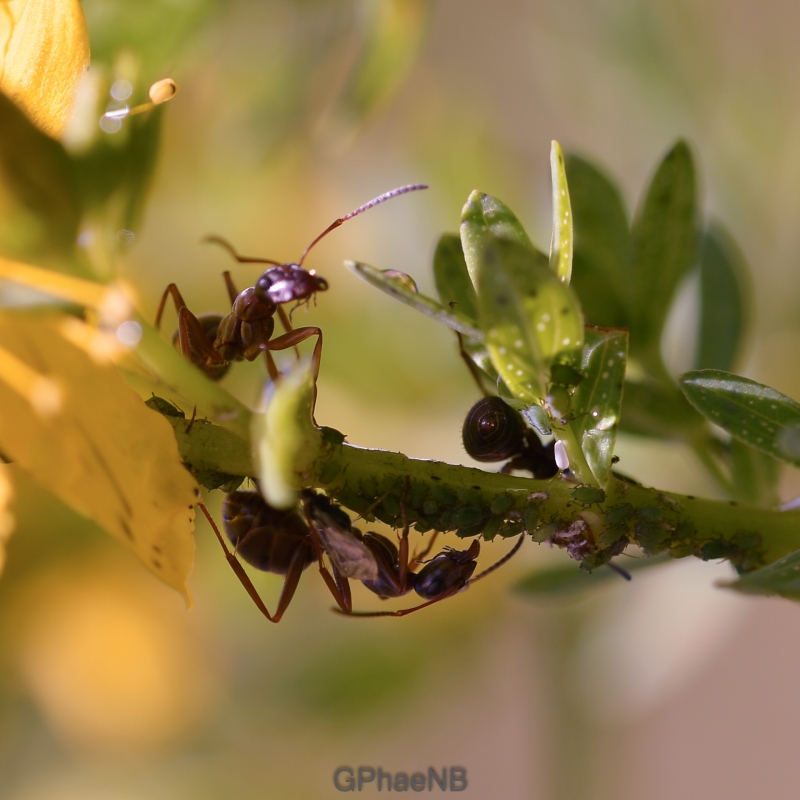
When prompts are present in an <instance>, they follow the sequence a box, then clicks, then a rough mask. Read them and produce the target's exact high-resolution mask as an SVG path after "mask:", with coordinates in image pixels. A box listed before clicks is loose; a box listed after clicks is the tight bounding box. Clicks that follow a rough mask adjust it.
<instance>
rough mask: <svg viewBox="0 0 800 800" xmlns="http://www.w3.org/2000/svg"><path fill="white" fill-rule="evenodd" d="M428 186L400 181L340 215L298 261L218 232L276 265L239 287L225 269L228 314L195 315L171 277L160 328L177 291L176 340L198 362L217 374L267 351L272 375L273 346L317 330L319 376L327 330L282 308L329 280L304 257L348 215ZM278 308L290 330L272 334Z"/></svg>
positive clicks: (246, 260)
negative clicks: (295, 324)
mask: <svg viewBox="0 0 800 800" xmlns="http://www.w3.org/2000/svg"><path fill="white" fill-rule="evenodd" d="M426 188H427V186H424V185H423V184H412V185H410V186H401V187H399V188H397V189H392V191H390V192H386V193H385V194H382V195H380V196H379V197H376V198H374V199H373V200H370V201H369V202H368V203H365V204H364V205H363V206H359V207H358V208H357V209H355V210H354V211H351V212H350V213H349V214H345V216H343V217H339V218H338V219H336V220H334V221H333V222H332V223H331V224H330V225H329V226H328V227H327V228H325V230H324V231H322V233H320V234H319V235H318V236H317V237H316V238H315V239H314V240H313V241H312V242H311V244H310V245H309V246H308V247H307V248H306V249H305V250H304V251H303V254H302V256H301V257H300V260H299V261H298V262H297V263H296V264H281V263H279V262H278V261H272V260H271V259H268V258H251V257H248V256H241V255H239V254H238V253H237V252H236V250H235V249H234V248H233V247H232V246H231V245H230V244H229V243H228V242H227V241H225V240H224V239H222V238H220V237H218V236H209V237H207V238H206V241H209V242H214V243H216V244H220V245H222V246H223V247H225V248H226V249H227V250H228V252H229V253H230V254H231V255H232V256H233V257H234V258H235V259H236V260H237V261H239V262H240V263H261V264H271V265H272V266H270V267H269V268H268V269H267V270H265V271H264V273H263V274H262V275H261V277H260V278H259V279H258V280H257V281H256V283H255V285H254V286H249V287H248V288H246V289H244V290H243V291H242V292H238V291H237V289H236V287H235V285H234V283H233V279H232V278H231V275H230V272H227V271H226V272H224V273H223V278H224V280H225V285H226V286H227V288H228V296H229V297H230V301H231V306H232V308H231V312H230V313H229V314H227V315H226V316H224V317H217V316H216V315H214V316H212V315H209V316H201V317H198V316H195V315H194V314H193V313H192V312H191V311H189V309H188V308H187V306H186V302H185V301H184V299H183V297H182V296H181V293H180V292H179V291H178V287H177V285H176V284H174V283H171V284H170V285H169V286H167V288H166V289H165V290H164V294H163V295H162V296H161V302H160V303H159V305H158V310H157V312H156V319H155V325H156V328H158V327H159V325H160V324H161V317H162V315H163V313H164V308H165V306H166V303H167V298H168V297H172V301H173V303H174V305H175V310H176V312H177V314H178V332H177V334H176V344H177V345H178V347H179V349H180V351H181V352H182V353H183V354H184V355H185V356H186V357H187V358H189V359H191V361H192V363H193V364H195V365H196V366H197V367H199V368H200V369H201V370H203V372H205V373H206V375H208V376H209V377H210V378H212V379H213V380H217V379H219V378H220V377H222V375H223V374H224V373H225V371H226V370H227V368H228V366H229V365H230V364H231V363H232V362H234V361H243V360H247V361H254V360H255V359H256V358H258V356H259V355H261V354H262V353H263V354H264V357H265V359H266V362H267V369H268V371H269V375H270V377H271V378H272V379H273V380H277V378H278V370H277V367H276V366H275V363H274V361H273V360H272V356H271V355H270V351H272V350H287V349H289V348H291V347H296V346H297V345H298V344H300V343H301V342H304V341H305V340H306V339H309V338H311V337H312V336H316V337H317V343H316V345H315V346H314V352H313V355H312V364H313V370H314V375H315V376H316V375H317V374H318V373H319V363H320V358H321V355H322V331H321V330H320V329H319V328H318V327H313V326H308V327H303V328H296V329H292V326H291V323H290V321H289V317H288V315H287V314H286V313H285V311H284V310H283V309H282V308H281V304H282V303H290V302H295V303H298V304H302V303H304V302H309V301H310V299H311V298H312V297H314V296H315V295H316V293H317V292H322V291H325V290H326V289H327V288H328V283H327V281H326V280H325V279H324V278H322V277H320V276H319V275H317V274H316V273H315V272H314V271H313V270H306V269H304V268H303V261H304V260H305V258H306V256H307V255H308V253H309V251H310V250H311V248H312V247H314V245H316V244H317V242H319V241H320V240H321V239H322V238H323V237H325V236H327V235H328V234H329V233H330V232H331V231H332V230H334V229H336V228H338V227H339V226H340V225H342V223H344V222H346V221H347V220H349V219H352V218H353V217H355V216H357V215H358V214H361V213H362V212H364V211H367V210H368V209H370V208H372V207H373V206H376V205H378V204H379V203H383V202H384V201H385V200H389V199H391V198H393V197H397V196H399V195H401V194H406V193H407V192H413V191H417V190H419V189H426ZM276 312H277V313H278V315H279V316H280V318H281V322H282V323H283V326H284V328H285V329H286V333H284V334H282V335H281V336H277V337H275V338H274V339H273V338H272V334H273V331H274V329H275V320H274V316H275V314H276Z"/></svg>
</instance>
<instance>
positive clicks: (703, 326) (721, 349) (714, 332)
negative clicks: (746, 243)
mask: <svg viewBox="0 0 800 800" xmlns="http://www.w3.org/2000/svg"><path fill="white" fill-rule="evenodd" d="M746 277H747V265H746V264H745V261H744V256H743V255H742V253H741V251H740V250H739V249H738V247H737V246H736V244H735V243H734V241H733V239H731V237H730V236H728V235H727V234H726V233H725V232H724V230H722V229H721V228H720V227H718V226H715V227H712V228H711V229H710V230H709V231H708V233H706V235H705V238H704V239H703V244H702V247H701V249H700V333H699V339H698V343H697V355H696V357H695V364H694V368H695V369H724V370H730V369H731V367H733V365H734V364H735V362H736V356H737V355H738V353H739V351H740V349H741V347H740V345H741V339H742V334H743V333H744V329H745V327H746V319H747V316H748V313H747V312H748V309H747V308H746V301H747V295H748V294H749V292H747V291H746V289H745V285H744V284H745V281H746Z"/></svg>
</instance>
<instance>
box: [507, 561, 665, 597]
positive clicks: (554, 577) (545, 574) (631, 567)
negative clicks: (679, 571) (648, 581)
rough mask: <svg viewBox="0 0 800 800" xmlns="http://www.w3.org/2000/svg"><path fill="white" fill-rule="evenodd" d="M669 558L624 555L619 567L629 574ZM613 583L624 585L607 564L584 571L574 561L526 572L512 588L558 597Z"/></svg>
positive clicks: (527, 592)
mask: <svg viewBox="0 0 800 800" xmlns="http://www.w3.org/2000/svg"><path fill="white" fill-rule="evenodd" d="M667 561H669V556H655V557H653V558H639V559H632V558H626V559H621V560H620V566H622V567H624V569H626V570H627V571H628V572H630V573H636V572H639V571H640V570H643V569H648V568H650V567H657V566H659V565H660V564H664V563H666V562H667ZM612 582H617V583H618V584H620V585H622V584H624V582H625V581H624V579H623V578H622V577H621V576H620V575H618V574H617V573H616V572H614V570H613V569H609V568H608V567H600V568H599V569H595V570H592V572H585V571H584V570H582V569H580V567H579V566H578V565H577V564H567V565H564V566H557V567H549V568H547V567H546V568H544V569H537V570H535V571H534V572H531V573H530V574H529V575H526V576H525V577H524V578H522V580H520V581H519V582H518V583H516V584H515V585H514V589H513V590H514V591H515V592H517V593H519V594H527V595H530V596H534V597H559V596H564V595H571V594H576V593H578V592H582V591H586V590H587V589H593V588H594V587H596V586H601V585H603V584H607V583H612Z"/></svg>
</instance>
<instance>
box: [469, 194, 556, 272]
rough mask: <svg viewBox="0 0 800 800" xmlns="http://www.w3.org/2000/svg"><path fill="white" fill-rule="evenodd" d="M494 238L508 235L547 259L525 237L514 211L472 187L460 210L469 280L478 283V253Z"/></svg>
mask: <svg viewBox="0 0 800 800" xmlns="http://www.w3.org/2000/svg"><path fill="white" fill-rule="evenodd" d="M494 238H501V239H508V240H509V241H512V242H516V243H517V244H519V245H521V246H523V247H526V248H528V249H529V250H531V251H532V252H533V253H535V254H536V255H537V256H540V257H541V258H542V259H544V260H545V261H547V258H546V256H545V255H544V254H543V253H540V252H539V251H538V250H537V249H536V248H535V247H534V246H533V243H532V242H531V240H530V239H529V238H528V234H527V233H525V229H524V228H523V227H522V223H521V222H520V221H519V220H518V219H517V218H516V217H515V216H514V212H513V211H511V209H510V208H509V207H508V206H507V205H505V204H504V203H503V202H501V201H500V200H498V199H497V198H496V197H492V195H490V194H482V193H481V192H478V191H474V192H473V193H472V194H471V195H470V196H469V197H468V198H467V202H466V205H465V206H464V208H463V209H462V211H461V243H462V244H463V246H464V258H465V259H466V262H467V269H468V270H469V275H470V277H471V278H472V283H473V284H475V285H476V286H477V284H478V271H479V269H480V260H481V253H482V251H483V249H484V248H485V247H486V245H487V243H488V242H490V241H491V240H492V239H494Z"/></svg>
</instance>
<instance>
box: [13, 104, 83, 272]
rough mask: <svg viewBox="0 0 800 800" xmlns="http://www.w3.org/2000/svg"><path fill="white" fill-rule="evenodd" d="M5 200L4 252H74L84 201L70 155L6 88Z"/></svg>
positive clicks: (32, 255) (21, 255)
mask: <svg viewBox="0 0 800 800" xmlns="http://www.w3.org/2000/svg"><path fill="white" fill-rule="evenodd" d="M0 203H2V208H3V214H2V224H0V248H2V250H3V253H4V254H5V255H7V256H12V257H17V258H21V259H24V260H27V259H34V260H36V259H40V258H42V257H44V258H48V257H52V256H62V257H63V256H64V255H71V254H72V253H73V252H74V250H75V242H76V239H77V234H78V224H79V222H80V217H81V203H80V199H79V197H78V194H77V192H76V188H75V183H74V180H73V176H72V168H71V165H70V160H69V156H68V155H67V154H66V152H65V151H64V148H63V147H62V146H61V145H60V144H59V143H58V142H56V141H54V140H53V139H51V138H50V137H49V136H47V135H45V134H44V133H42V132H41V131H40V130H39V129H38V128H37V127H36V126H35V125H33V123H32V122H30V120H29V119H28V118H27V117H26V116H25V114H23V113H22V111H20V110H19V108H17V106H16V105H14V103H12V102H11V100H9V99H8V98H7V97H6V96H5V95H3V94H2V93H0ZM48 260H49V259H48ZM59 263H63V258H62V259H60V261H59Z"/></svg>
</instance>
